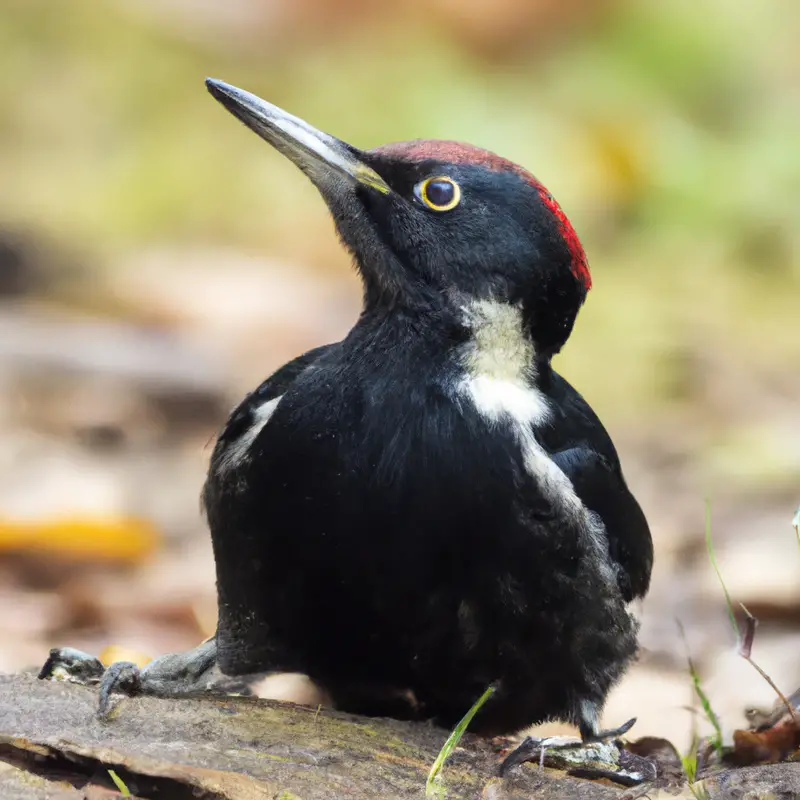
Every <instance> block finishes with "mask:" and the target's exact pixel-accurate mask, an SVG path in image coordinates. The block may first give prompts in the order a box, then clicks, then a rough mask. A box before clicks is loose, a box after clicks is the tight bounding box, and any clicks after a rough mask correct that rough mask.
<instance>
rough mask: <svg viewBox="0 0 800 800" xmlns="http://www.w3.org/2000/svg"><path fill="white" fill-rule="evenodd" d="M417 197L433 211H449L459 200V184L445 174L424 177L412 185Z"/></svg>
mask: <svg viewBox="0 0 800 800" xmlns="http://www.w3.org/2000/svg"><path fill="white" fill-rule="evenodd" d="M414 194H415V195H416V197H417V199H419V200H420V201H421V202H422V203H424V204H425V205H426V206H428V208H432V209H433V210H434V211H450V209H452V208H455V207H456V206H457V205H458V204H459V203H460V202H461V189H460V188H459V185H458V184H457V183H456V182H455V181H454V180H452V179H451V178H447V177H445V176H439V177H436V178H426V179H425V180H424V181H420V183H418V184H417V185H416V186H415V187H414Z"/></svg>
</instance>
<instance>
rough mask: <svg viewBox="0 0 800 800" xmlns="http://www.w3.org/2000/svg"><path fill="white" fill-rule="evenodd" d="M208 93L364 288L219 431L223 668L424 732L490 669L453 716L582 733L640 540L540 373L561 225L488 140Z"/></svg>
mask: <svg viewBox="0 0 800 800" xmlns="http://www.w3.org/2000/svg"><path fill="white" fill-rule="evenodd" d="M209 89H210V91H211V92H212V94H213V95H214V96H215V97H216V98H217V99H218V100H219V101H220V102H222V103H223V105H225V106H226V107H227V108H228V109H229V110H230V111H232V112H233V113H234V114H235V115H236V116H237V117H239V118H240V119H241V120H242V121H244V122H245V123H246V124H247V125H248V126H249V127H251V128H253V129H254V130H255V131H257V132H258V133H259V134H260V135H261V136H262V137H264V138H265V139H267V140H268V141H269V142H270V143H272V144H273V145H274V146H275V147H276V148H277V149H278V150H280V151H281V152H283V153H284V154H286V155H287V156H288V157H289V158H291V159H292V160H293V161H295V162H296V163H297V164H298V165H299V166H300V167H301V169H303V171H304V172H305V173H306V174H307V175H308V176H309V177H310V178H311V180H312V181H313V182H314V183H315V185H316V186H317V187H318V188H319V190H320V192H321V194H322V196H323V197H324V199H325V201H326V202H327V204H328V206H329V207H330V209H331V212H332V214H333V218H334V221H335V223H336V227H337V230H338V232H339V235H340V237H341V238H342V241H343V243H344V245H345V246H346V247H347V248H348V249H349V250H350V251H351V252H352V254H353V256H354V260H355V262H356V265H357V268H358V269H359V272H360V274H361V276H362V278H363V282H364V309H363V312H362V314H361V316H360V317H359V319H358V321H357V322H356V324H355V325H354V327H353V329H352V330H351V331H350V333H349V334H348V335H347V336H346V337H345V338H344V339H343V340H342V341H341V342H337V343H335V344H330V345H326V346H323V347H319V348H316V349H315V350H312V351H310V352H309V353H306V354H304V355H302V356H300V357H299V358H297V359H295V360H294V361H292V362H290V363H289V364H287V365H285V366H284V367H282V368H281V369H279V370H278V371H277V372H276V373H275V374H273V375H272V376H271V377H270V378H268V379H267V380H266V381H265V382H264V383H263V384H262V385H261V386H260V387H259V388H258V389H257V390H256V391H254V392H253V393H252V394H250V395H249V396H248V397H247V398H245V400H244V401H243V402H242V404H241V405H240V406H239V407H238V408H237V409H236V410H235V411H234V412H233V414H232V415H231V417H230V419H229V421H228V423H227V425H226V426H225V428H224V429H223V431H222V433H221V434H220V436H219V439H218V441H217V443H216V446H215V449H214V452H213V455H212V458H211V464H210V468H209V474H208V479H207V481H206V485H205V488H204V492H203V500H204V505H205V509H206V512H207V516H208V522H209V527H210V530H211V536H212V540H213V545H214V557H215V562H216V568H217V586H218V594H219V623H218V630H217V634H216V664H217V666H218V668H219V669H221V671H222V672H223V673H225V674H227V675H243V674H247V673H250V672H259V671H264V670H276V671H298V672H304V673H306V674H308V675H309V676H310V677H311V678H312V679H313V680H315V681H316V682H317V683H319V684H320V685H321V686H322V687H324V688H325V689H326V690H327V691H328V692H329V694H330V695H331V697H332V698H333V700H334V703H335V704H336V705H337V706H338V707H340V708H342V709H345V710H350V711H354V712H360V713H364V714H373V715H384V714H385V715H391V716H397V717H408V718H423V719H424V718H432V719H434V720H436V721H438V722H440V723H441V724H444V725H451V724H453V723H454V722H455V721H457V720H458V719H459V718H460V717H461V716H463V714H464V713H465V711H466V710H467V709H468V708H469V707H470V706H471V705H472V703H473V702H474V701H475V700H476V698H477V697H478V696H479V695H480V694H481V693H482V692H483V690H484V689H485V688H486V687H487V685H489V684H495V685H496V686H497V687H498V690H497V692H496V693H495V695H494V697H493V698H492V700H491V701H490V702H489V703H488V704H487V705H486V706H485V707H484V708H483V709H482V710H481V711H480V712H479V714H478V715H477V717H476V718H475V720H474V723H473V729H474V730H477V731H482V732H484V733H508V732H512V731H514V730H517V729H519V728H522V727H524V726H526V725H529V724H532V723H535V722H538V721H542V720H545V719H548V718H560V719H565V720H569V721H571V722H574V723H576V724H578V725H579V727H580V730H581V733H582V735H583V737H584V738H585V739H588V738H592V737H594V736H597V735H598V734H599V733H600V732H599V728H598V715H599V713H600V711H601V709H602V706H603V703H604V701H605V698H606V695H607V693H608V691H609V689H610V687H611V686H612V685H613V684H614V682H615V681H616V680H617V679H618V678H619V677H620V675H621V674H622V673H623V671H624V669H625V668H626V666H627V665H628V663H629V662H630V660H631V659H632V658H633V656H634V654H635V650H636V633H637V625H636V623H635V621H634V619H633V617H632V616H631V615H630V613H629V611H628V608H627V604H628V603H629V602H630V601H631V600H633V599H635V598H638V597H642V596H643V595H644V594H645V593H646V591H647V588H648V584H649V579H650V570H651V566H652V543H651V538H650V533H649V529H648V526H647V522H646V520H645V518H644V515H643V514H642V511H641V509H640V508H639V505H638V504H637V502H636V500H635V499H634V497H633V496H632V495H631V493H630V492H629V490H628V488H627V486H626V484H625V480H624V478H623V475H622V471H621V468H620V463H619V459H618V456H617V453H616V450H615V448H614V445H613V443H612V441H611V439H610V437H609V436H608V434H607V432H606V431H605V429H604V428H603V426H602V424H601V423H600V421H599V419H598V418H597V416H596V415H595V414H594V412H593V411H592V410H591V408H590V407H589V405H588V404H587V403H586V402H585V401H584V399H583V398H582V397H581V396H580V395H579V394H578V392H577V391H576V390H575V389H574V388H573V387H572V386H570V384H569V383H568V382H567V381H566V380H564V378H562V377H561V376H560V375H558V374H557V373H556V372H555V370H554V369H553V368H552V366H551V359H552V357H553V356H554V355H555V354H556V353H557V352H558V351H559V350H560V349H561V347H562V346H563V344H564V343H565V342H566V340H567V338H568V337H569V334H570V332H571V330H572V327H573V324H574V321H575V318H576V316H577V313H578V311H579V309H580V307H581V305H582V303H583V301H584V298H585V296H586V292H587V290H588V289H589V287H590V285H591V279H590V277H589V272H588V267H587V265H586V260H585V256H584V254H583V250H582V249H581V247H580V243H579V242H578V239H577V236H576V235H575V232H574V230H573V229H572V227H571V225H570V224H569V222H568V221H567V219H566V217H565V216H564V214H563V212H562V211H561V209H560V208H559V207H558V205H557V204H556V203H555V201H554V200H553V198H552V196H551V195H550V194H549V193H548V192H547V191H546V190H545V189H544V187H542V186H541V184H540V183H539V182H538V181H537V180H536V179H535V178H533V176H531V175H530V174H529V173H527V172H525V171H524V170H522V169H521V168H519V167H517V166H515V165H513V164H511V163H510V162H507V161H505V160H503V159H501V158H499V157H497V156H495V155H493V154H491V153H488V152H486V151H483V150H480V149H478V148H473V147H470V146H467V145H459V144H455V143H452V142H410V143H400V144H395V145H389V146H385V147H382V148H376V149H375V150H372V151H367V152H363V151H358V150H356V149H355V148H352V147H351V146H349V145H346V144H344V143H342V142H340V141H339V140H336V139H334V138H333V137H330V136H328V135H327V134H323V133H320V132H319V131H316V130H314V129H313V128H311V127H310V126H308V125H307V124H306V123H304V122H302V121H301V120H297V119H296V118H294V117H291V116H289V115H288V114H286V113H285V112H283V111H281V110H280V109H277V108H275V107H274V106H270V105H269V104H267V103H264V101H261V100H259V99H258V98H256V97H254V96H253V95H249V94H247V93H245V92H242V91H240V90H238V89H235V88H233V87H230V86H227V85H226V84H222V83H219V82H216V81H209ZM298 313H301V310H298ZM604 369H608V370H610V369H611V366H610V365H609V366H608V367H604ZM203 652H204V657H205V658H206V659H207V658H208V647H207V646H206V649H205V650H204V651H203ZM186 659H187V662H188V663H191V659H192V657H191V654H187V657H186ZM159 670H161V667H159V666H158V665H156V667H154V668H153V672H154V675H155V673H158V672H159ZM161 671H162V672H163V670H161ZM163 678H164V676H163V674H158V680H159V686H160V687H163V683H164V682H163ZM137 680H139V684H137V685H139V686H140V687H141V688H142V689H143V690H146V684H147V673H146V671H143V672H142V675H141V680H140V679H139V678H137ZM109 688H110V687H108V686H106V689H107V690H108V689H109ZM162 693H163V692H162ZM106 694H107V692H106Z"/></svg>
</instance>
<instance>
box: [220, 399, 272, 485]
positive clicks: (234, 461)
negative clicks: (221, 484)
mask: <svg viewBox="0 0 800 800" xmlns="http://www.w3.org/2000/svg"><path fill="white" fill-rule="evenodd" d="M282 398H283V395H279V396H278V397H274V398H273V399H272V400H267V402H266V403H263V404H262V405H260V406H258V407H257V408H255V409H253V424H252V425H251V426H250V427H249V428H248V429H247V430H246V431H245V432H244V433H243V434H242V435H241V436H240V437H239V438H238V439H235V440H234V441H232V442H231V443H230V444H229V445H228V448H227V449H226V450H225V452H224V453H223V454H222V456H221V458H220V460H219V464H218V465H217V472H218V473H220V474H222V473H225V472H228V471H229V470H231V469H234V468H235V467H238V466H239V464H241V463H242V462H243V461H244V460H245V459H246V458H247V457H248V456H249V455H250V448H251V447H252V445H253V442H254V441H255V440H256V437H257V436H258V434H259V433H261V431H262V430H263V429H264V426H265V425H266V424H267V423H268V422H269V421H270V418H271V417H272V415H273V414H274V413H275V409H276V408H277V407H278V403H280V401H281V399H282Z"/></svg>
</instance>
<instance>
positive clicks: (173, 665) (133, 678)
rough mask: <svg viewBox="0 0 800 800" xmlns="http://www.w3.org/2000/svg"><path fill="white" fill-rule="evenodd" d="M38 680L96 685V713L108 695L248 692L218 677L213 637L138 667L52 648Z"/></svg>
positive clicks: (105, 706)
mask: <svg viewBox="0 0 800 800" xmlns="http://www.w3.org/2000/svg"><path fill="white" fill-rule="evenodd" d="M39 678H40V679H42V680H62V681H70V682H72V683H79V684H82V685H84V686H97V685H99V687H100V692H99V698H98V709H97V713H98V716H100V717H104V716H105V715H106V714H108V711H109V710H110V708H111V697H112V695H113V694H122V695H126V696H128V697H133V696H135V695H138V694H148V695H155V696H158V697H185V696H191V695H197V694H205V693H210V694H239V695H248V694H251V693H252V692H251V691H250V689H249V688H248V686H247V684H246V683H245V682H243V681H236V680H235V679H231V678H228V677H226V676H225V675H223V674H222V673H221V672H220V670H219V667H218V666H217V643H216V639H214V638H212V639H209V640H207V641H205V642H203V643H202V644H200V645H199V646H198V647H196V648H194V650H189V651H188V652H186V653H170V654H168V655H164V656H160V657H159V658H156V659H154V660H153V661H151V662H149V663H148V664H145V666H143V667H141V668H139V667H138V666H136V664H133V663H131V662H130V661H115V662H114V663H113V664H111V665H110V666H109V667H108V668H106V667H104V666H103V664H102V663H101V662H100V660H99V659H97V658H95V657H94V656H92V655H89V654H88V653H83V652H81V651H80V650H75V649H74V648H72V647H62V648H56V649H54V650H51V651H50V656H49V658H48V659H47V661H46V662H45V664H44V666H43V667H42V669H41V671H40V672H39Z"/></svg>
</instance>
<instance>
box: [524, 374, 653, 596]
mask: <svg viewBox="0 0 800 800" xmlns="http://www.w3.org/2000/svg"><path fill="white" fill-rule="evenodd" d="M546 387H547V388H546V391H547V395H548V397H549V398H550V400H551V405H552V409H553V413H554V418H553V424H552V425H550V426H548V427H546V428H544V429H542V430H541V431H537V436H540V439H541V441H542V444H543V446H545V447H546V448H547V450H548V451H549V452H550V454H551V458H552V459H553V461H554V462H555V463H556V464H558V466H559V467H560V468H561V470H562V471H563V472H564V474H565V475H566V476H567V477H568V478H569V479H570V480H571V481H572V485H573V487H574V489H575V493H576V494H577V495H578V497H579V498H580V499H581V501H582V502H583V504H584V505H585V506H586V507H587V508H588V509H589V510H590V511H593V512H595V513H596V514H597V515H598V516H599V517H600V518H601V519H602V521H603V524H604V526H605V529H606V533H607V535H608V542H609V554H610V556H611V558H612V560H613V561H614V562H615V563H616V565H617V567H618V575H619V583H620V590H621V591H622V594H623V596H624V597H625V599H626V600H627V601H630V600H633V599H634V598H637V597H643V596H644V595H645V594H646V592H647V590H648V588H649V586H650V573H651V571H652V568H653V541H652V537H651V535H650V528H649V526H648V524H647V519H646V518H645V516H644V513H643V512H642V509H641V507H640V506H639V503H638V502H637V501H636V498H635V497H634V496H633V495H632V494H631V492H630V490H629V489H628V486H627V484H626V482H625V478H624V476H623V474H622V468H621V466H620V463H619V457H618V455H617V451H616V449H615V448H614V444H613V442H612V441H611V438H610V437H609V435H608V433H607V432H606V430H605V428H604V427H603V425H602V423H601V422H600V420H599V419H598V418H597V415H596V414H595V413H594V411H592V409H591V407H590V406H589V404H588V403H587V402H586V401H585V400H584V399H583V397H581V395H580V394H579V393H578V392H577V391H576V390H575V389H574V388H573V387H572V386H570V384H569V383H568V382H567V381H566V380H564V379H563V378H562V377H561V376H560V375H558V374H557V373H556V372H552V375H551V376H550V380H549V381H548V383H547V384H546Z"/></svg>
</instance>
